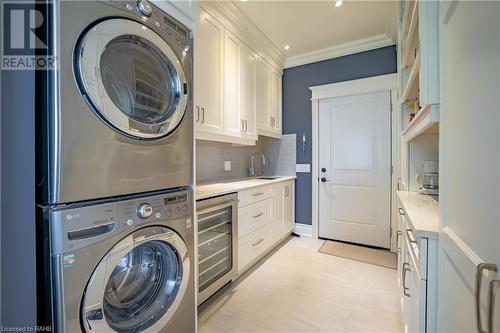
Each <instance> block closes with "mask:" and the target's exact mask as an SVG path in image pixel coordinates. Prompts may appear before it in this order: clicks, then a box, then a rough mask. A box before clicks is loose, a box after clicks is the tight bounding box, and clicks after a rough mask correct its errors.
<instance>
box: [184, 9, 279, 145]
mask: <svg viewBox="0 0 500 333" xmlns="http://www.w3.org/2000/svg"><path fill="white" fill-rule="evenodd" d="M206 5H207V6H209V7H208V8H212V7H213V6H215V7H217V4H215V5H214V4H208V3H207V4H206ZM212 10H213V8H212ZM212 10H210V9H207V11H208V12H207V11H206V10H204V9H201V8H200V15H199V18H198V21H197V23H198V24H197V29H196V36H195V50H194V52H195V55H194V58H195V98H194V99H195V109H194V118H195V122H196V138H197V139H202V140H211V141H219V142H228V143H234V144H243V145H254V144H255V141H256V140H257V139H258V135H267V136H271V137H275V138H280V137H281V71H280V70H278V69H276V68H277V67H278V65H276V64H275V65H271V64H270V63H269V62H267V61H264V60H262V59H261V60H257V59H258V58H259V59H260V56H259V57H258V56H257V53H259V55H264V57H266V55H268V54H267V53H264V52H262V50H261V51H259V52H256V51H255V50H258V48H255V46H258V45H255V44H252V43H251V42H252V41H255V39H254V38H247V39H248V40H250V44H248V43H246V42H244V41H246V40H247V39H246V37H245V35H242V34H241V31H239V30H238V28H235V27H234V26H232V25H231V23H230V22H229V21H227V18H225V17H224V16H221V14H220V13H218V12H213V11H212ZM209 13H210V14H209ZM219 22H222V24H221V23H219ZM226 25H227V26H226ZM258 33H260V32H258ZM253 37H255V36H253ZM248 45H253V46H252V47H250V46H248ZM269 59H272V58H269ZM269 59H268V60H269ZM270 62H271V63H274V62H273V61H272V60H270ZM275 67H276V68H275Z"/></svg>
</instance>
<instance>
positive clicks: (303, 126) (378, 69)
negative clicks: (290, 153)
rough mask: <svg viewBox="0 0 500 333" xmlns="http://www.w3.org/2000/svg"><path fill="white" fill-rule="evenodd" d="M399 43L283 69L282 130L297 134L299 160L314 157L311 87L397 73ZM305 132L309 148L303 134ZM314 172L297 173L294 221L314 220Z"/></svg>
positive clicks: (303, 160)
mask: <svg viewBox="0 0 500 333" xmlns="http://www.w3.org/2000/svg"><path fill="white" fill-rule="evenodd" d="M396 71H397V66H396V47H395V46H388V47H384V48H380V49H376V50H370V51H366V52H361V53H357V54H352V55H348V56H345V57H340V58H334V59H329V60H324V61H320V62H316V63H313V64H307V65H303V66H297V67H292V68H288V69H285V70H284V72H283V133H285V134H291V133H296V134H297V163H304V164H310V163H311V162H312V161H311V101H310V99H311V91H310V90H309V87H312V86H318V85H322V84H328V83H335V82H342V81H349V80H356V79H361V78H365V77H370V76H377V75H383V74H389V73H395V72H396ZM303 133H305V134H306V139H307V147H306V151H305V152H303V150H302V134H303ZM311 193H312V179H311V174H307V173H298V174H297V186H296V208H295V221H296V222H297V223H304V224H311V207H312V201H311Z"/></svg>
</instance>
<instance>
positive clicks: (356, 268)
mask: <svg viewBox="0 0 500 333" xmlns="http://www.w3.org/2000/svg"><path fill="white" fill-rule="evenodd" d="M322 243H323V241H320V240H313V239H308V238H292V239H291V240H290V241H288V242H287V243H286V244H285V245H283V246H282V247H281V248H280V249H279V250H278V251H276V252H275V253H274V254H272V255H271V256H270V257H269V258H268V259H267V260H266V261H264V262H263V263H262V264H261V265H260V266H259V267H257V268H256V269H253V270H252V271H251V272H250V273H249V274H246V276H243V277H242V278H240V279H239V280H238V282H236V283H235V284H234V285H233V286H232V287H231V288H229V289H228V290H227V291H226V292H225V293H224V294H223V295H222V296H221V297H220V298H218V299H217V300H216V301H215V302H213V303H212V304H211V305H210V306H209V307H207V308H206V309H204V310H203V311H202V312H201V313H200V314H199V317H198V318H199V321H198V325H199V326H198V328H199V332H201V333H204V332H217V333H218V332H287V333H288V332H402V331H403V324H402V314H401V306H400V301H399V297H398V290H397V282H396V271H395V270H392V269H389V268H384V267H379V266H374V265H370V264H365V263H361V262H357V261H351V260H347V259H342V258H338V257H334V256H330V255H327V254H321V253H318V252H317V250H318V249H319V247H320V246H321V244H322Z"/></svg>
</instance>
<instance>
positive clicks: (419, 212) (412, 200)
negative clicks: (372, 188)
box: [397, 191, 439, 238]
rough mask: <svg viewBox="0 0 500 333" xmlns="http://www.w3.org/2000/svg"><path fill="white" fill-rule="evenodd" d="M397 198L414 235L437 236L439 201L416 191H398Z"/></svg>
mask: <svg viewBox="0 0 500 333" xmlns="http://www.w3.org/2000/svg"><path fill="white" fill-rule="evenodd" d="M397 194H398V198H399V201H401V204H402V205H403V208H404V210H405V212H406V217H407V218H408V220H409V222H410V223H411V224H412V225H413V228H414V229H415V233H416V236H418V237H426V238H437V237H438V233H439V202H437V201H435V199H432V198H431V197H427V196H425V195H421V194H418V193H416V192H406V191H398V192H397Z"/></svg>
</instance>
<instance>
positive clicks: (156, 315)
mask: <svg viewBox="0 0 500 333" xmlns="http://www.w3.org/2000/svg"><path fill="white" fill-rule="evenodd" d="M189 267H190V263H189V255H188V251H187V247H186V244H185V243H184V241H183V240H182V239H181V237H180V236H179V235H178V234H177V233H175V232H174V231H172V230H170V229H168V228H165V227H146V228H144V229H140V230H137V231H135V232H134V233H132V234H130V235H129V236H127V237H126V238H124V239H122V240H121V241H120V242H119V243H118V244H116V245H115V246H114V247H113V248H112V249H111V250H110V251H109V252H108V253H107V255H106V256H105V257H104V258H103V259H102V260H101V262H100V263H99V265H98V266H97V268H96V270H95V271H94V273H93V275H92V277H91V278H90V280H89V282H88V285H87V288H86V290H85V295H84V297H83V302H82V317H83V318H82V321H83V324H84V327H85V331H86V332H99V333H101V332H143V331H145V332H158V331H159V330H160V329H162V328H164V327H165V325H166V324H167V323H168V321H169V320H170V319H171V318H172V316H173V315H174V313H175V312H176V311H177V309H178V307H179V306H180V304H181V301H182V299H183V297H184V294H185V293H186V288H187V285H188V280H189V269H190V268H189Z"/></svg>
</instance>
